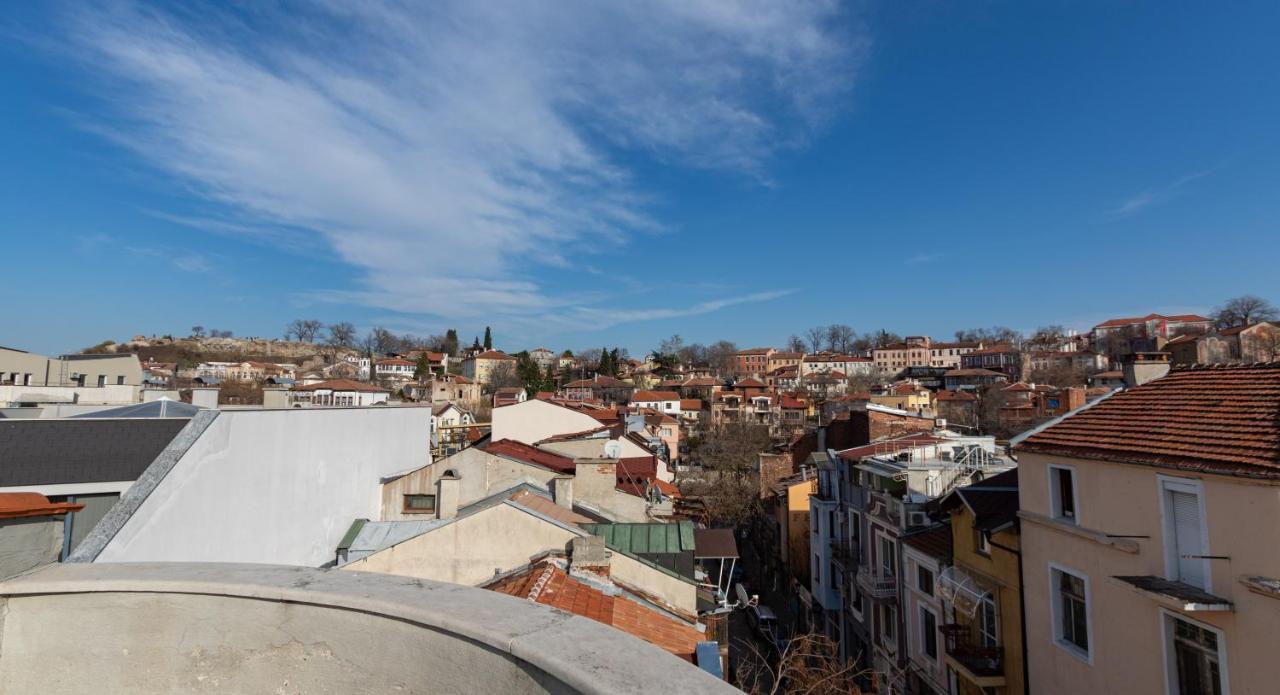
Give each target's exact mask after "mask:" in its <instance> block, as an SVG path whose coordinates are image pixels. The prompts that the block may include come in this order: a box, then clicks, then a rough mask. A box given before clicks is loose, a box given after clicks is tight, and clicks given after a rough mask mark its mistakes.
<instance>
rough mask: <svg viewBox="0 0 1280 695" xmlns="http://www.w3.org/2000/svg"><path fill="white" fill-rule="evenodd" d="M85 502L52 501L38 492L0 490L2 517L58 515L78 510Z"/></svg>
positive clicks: (0, 516) (0, 514)
mask: <svg viewBox="0 0 1280 695" xmlns="http://www.w3.org/2000/svg"><path fill="white" fill-rule="evenodd" d="M81 509H84V505H83V504H73V503H71V502H50V501H49V498H48V497H45V496H44V495H42V494H40V493H38V492H0V519H21V518H25V517H31V516H57V515H59V514H66V513H67V512H78V511H80V510H81Z"/></svg>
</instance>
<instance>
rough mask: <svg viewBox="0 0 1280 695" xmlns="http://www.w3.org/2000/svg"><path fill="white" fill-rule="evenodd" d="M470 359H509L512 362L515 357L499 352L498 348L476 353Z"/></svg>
mask: <svg viewBox="0 0 1280 695" xmlns="http://www.w3.org/2000/svg"><path fill="white" fill-rule="evenodd" d="M471 359H473V360H511V361H512V362H514V361H515V359H516V358H514V357H512V356H511V355H508V354H507V353H505V352H501V351H499V350H485V351H484V352H482V353H480V354H478V355H476V356H475V357H472V358H471Z"/></svg>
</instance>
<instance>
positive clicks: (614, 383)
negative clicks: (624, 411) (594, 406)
mask: <svg viewBox="0 0 1280 695" xmlns="http://www.w3.org/2000/svg"><path fill="white" fill-rule="evenodd" d="M634 389H635V387H634V386H632V385H631V384H628V383H627V382H625V381H622V380H621V379H615V378H613V377H611V376H601V375H599V374H597V375H595V376H593V377H591V378H590V379H578V380H577V381H571V382H569V383H567V384H565V385H564V388H563V389H562V390H561V394H562V395H563V396H564V398H565V399H566V400H571V401H598V402H600V403H628V402H630V400H631V394H632V392H633V391H634Z"/></svg>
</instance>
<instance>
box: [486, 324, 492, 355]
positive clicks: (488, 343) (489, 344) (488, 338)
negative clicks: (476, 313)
mask: <svg viewBox="0 0 1280 695" xmlns="http://www.w3.org/2000/svg"><path fill="white" fill-rule="evenodd" d="M484 349H486V350H492V349H493V334H492V333H490V332H489V327H488V326H485V327H484Z"/></svg>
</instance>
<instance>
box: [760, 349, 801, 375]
mask: <svg viewBox="0 0 1280 695" xmlns="http://www.w3.org/2000/svg"><path fill="white" fill-rule="evenodd" d="M802 359H804V353H803V352H775V353H773V354H772V355H769V361H768V364H767V369H766V370H765V373H766V374H768V373H772V372H775V371H777V370H779V369H782V368H783V367H795V368H796V369H799V368H800V360H802Z"/></svg>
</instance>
